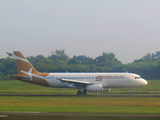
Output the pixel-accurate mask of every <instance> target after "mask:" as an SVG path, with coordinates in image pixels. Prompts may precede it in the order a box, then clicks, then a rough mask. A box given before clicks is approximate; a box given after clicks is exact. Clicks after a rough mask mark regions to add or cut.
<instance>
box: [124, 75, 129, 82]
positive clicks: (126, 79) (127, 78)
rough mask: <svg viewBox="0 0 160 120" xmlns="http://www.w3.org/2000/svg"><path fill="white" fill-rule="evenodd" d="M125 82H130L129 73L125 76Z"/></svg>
mask: <svg viewBox="0 0 160 120" xmlns="http://www.w3.org/2000/svg"><path fill="white" fill-rule="evenodd" d="M125 83H130V78H129V75H126V77H125Z"/></svg>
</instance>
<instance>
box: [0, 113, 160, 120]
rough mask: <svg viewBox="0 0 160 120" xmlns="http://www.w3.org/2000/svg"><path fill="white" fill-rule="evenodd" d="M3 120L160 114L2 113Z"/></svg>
mask: <svg viewBox="0 0 160 120" xmlns="http://www.w3.org/2000/svg"><path fill="white" fill-rule="evenodd" d="M0 119H1V120H35V119H36V120H44V119H46V120H54V119H56V120H57V119H58V120H64V119H65V120H73V119H76V120H88V119H92V120H97V119H100V120H106V119H109V120H128V119H129V120H135V119H136V120H142V119H145V120H159V119H160V114H134V113H133V114H131V113H129V114H120V113H45V112H0Z"/></svg>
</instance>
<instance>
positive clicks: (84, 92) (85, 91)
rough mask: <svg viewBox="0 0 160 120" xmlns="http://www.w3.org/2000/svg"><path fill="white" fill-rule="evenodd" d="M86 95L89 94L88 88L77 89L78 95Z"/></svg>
mask: <svg viewBox="0 0 160 120" xmlns="http://www.w3.org/2000/svg"><path fill="white" fill-rule="evenodd" d="M81 94H83V95H86V94H87V90H86V89H83V91H82V92H81V90H79V91H77V95H81Z"/></svg>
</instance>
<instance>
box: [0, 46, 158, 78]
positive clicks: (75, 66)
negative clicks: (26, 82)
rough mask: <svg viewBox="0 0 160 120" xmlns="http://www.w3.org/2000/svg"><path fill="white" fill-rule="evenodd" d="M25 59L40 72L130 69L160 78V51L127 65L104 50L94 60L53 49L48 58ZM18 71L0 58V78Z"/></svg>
mask: <svg viewBox="0 0 160 120" xmlns="http://www.w3.org/2000/svg"><path fill="white" fill-rule="evenodd" d="M27 59H28V61H29V62H30V63H31V64H32V65H33V66H34V67H35V68H36V69H37V70H38V71H39V72H131V73H137V74H139V75H141V76H142V77H143V78H145V79H150V80H151V79H154V80H155V79H160V74H159V73H160V52H156V53H155V54H153V53H152V54H150V53H148V54H147V55H145V56H143V57H142V58H140V59H139V60H134V62H132V63H128V64H122V62H121V61H119V60H118V59H117V58H116V57H115V54H114V53H112V52H111V53H108V52H107V53H105V52H103V53H102V55H100V56H98V57H96V58H94V59H93V58H91V57H87V56H85V55H80V56H75V55H74V56H73V57H72V58H70V57H69V56H68V55H66V54H65V50H64V49H63V50H56V51H55V52H52V53H51V55H50V56H48V57H44V56H43V55H37V56H30V57H27ZM17 73H18V72H17V67H16V63H15V59H14V58H10V57H7V58H1V59H0V79H9V78H10V75H12V74H17Z"/></svg>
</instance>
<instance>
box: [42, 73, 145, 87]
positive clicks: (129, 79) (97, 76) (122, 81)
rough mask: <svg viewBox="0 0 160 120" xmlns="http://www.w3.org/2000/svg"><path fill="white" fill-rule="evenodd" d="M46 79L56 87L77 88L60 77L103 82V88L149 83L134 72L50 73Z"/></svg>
mask: <svg viewBox="0 0 160 120" xmlns="http://www.w3.org/2000/svg"><path fill="white" fill-rule="evenodd" d="M44 79H45V80H46V81H47V82H48V83H49V86H50V87H56V88H75V87H74V86H73V84H72V83H70V82H63V81H60V80H59V79H68V80H78V81H87V82H91V83H96V84H101V85H102V87H103V88H127V87H129V88H131V87H141V86H144V85H146V84H147V81H146V80H144V79H143V78H141V77H140V76H139V75H137V74H133V73H50V74H49V75H48V76H46V77H44Z"/></svg>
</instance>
